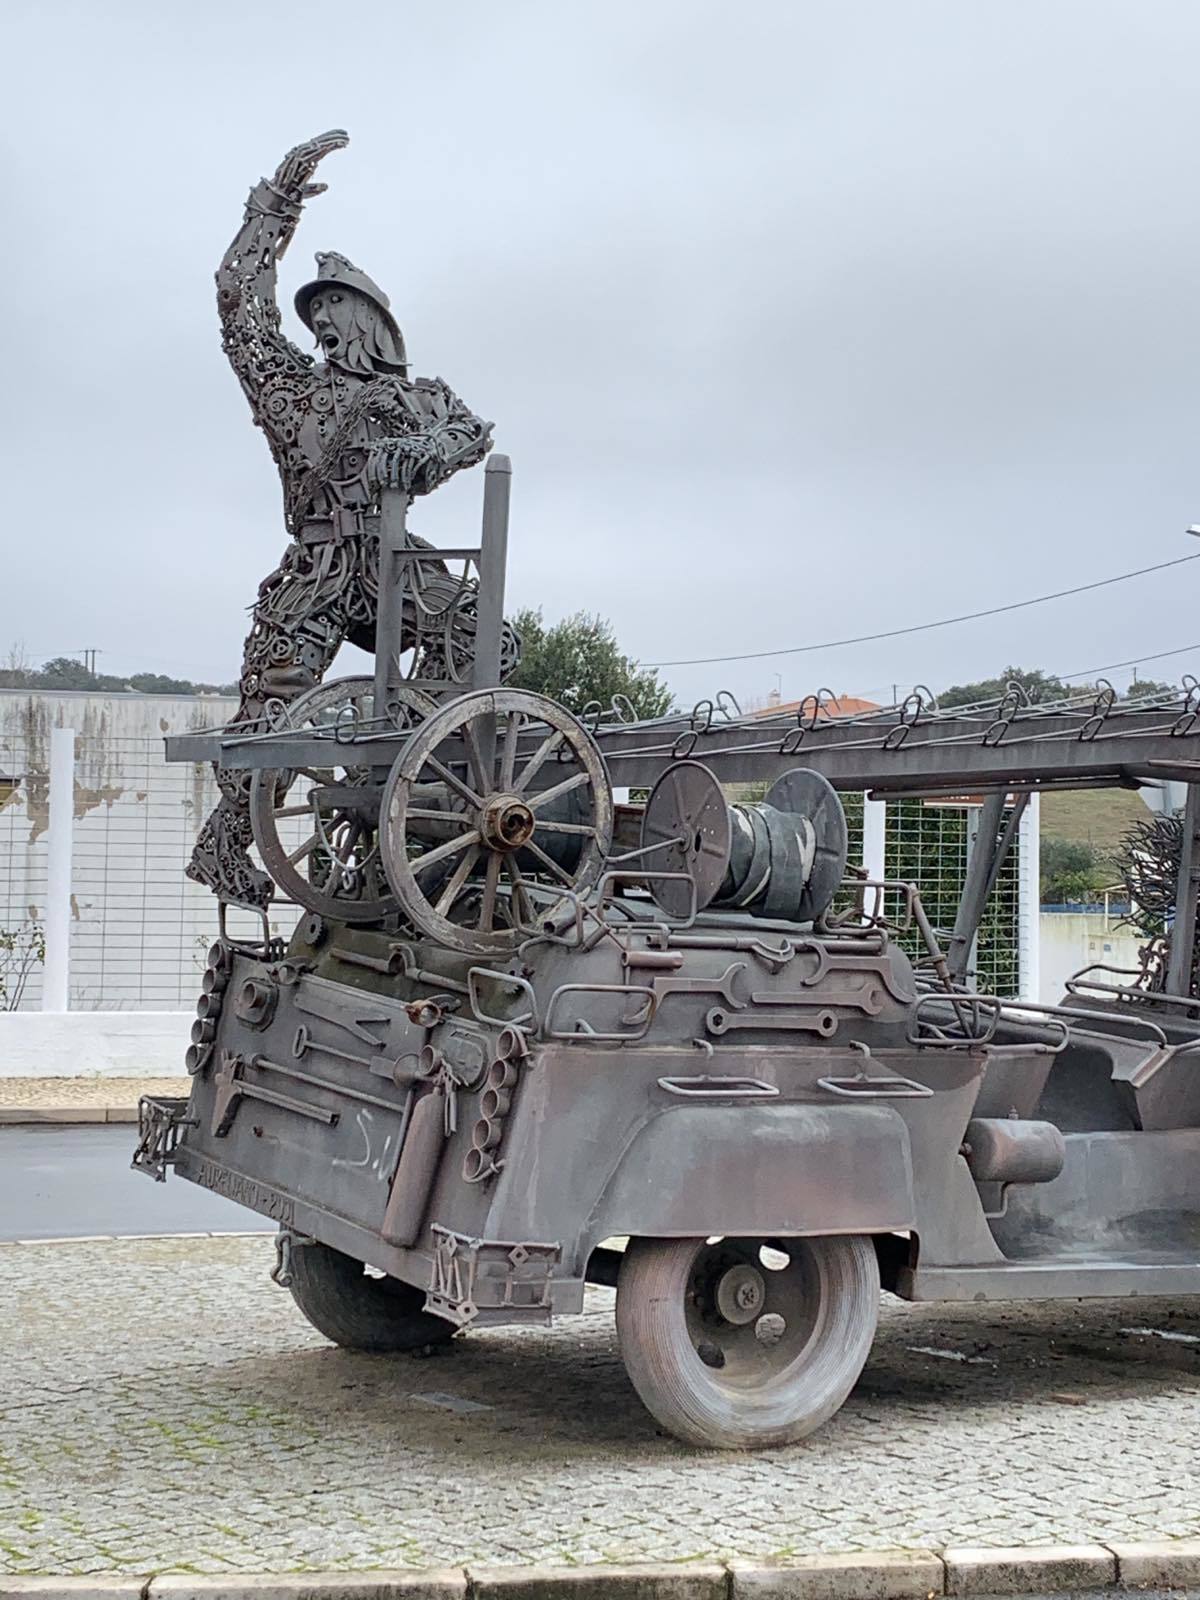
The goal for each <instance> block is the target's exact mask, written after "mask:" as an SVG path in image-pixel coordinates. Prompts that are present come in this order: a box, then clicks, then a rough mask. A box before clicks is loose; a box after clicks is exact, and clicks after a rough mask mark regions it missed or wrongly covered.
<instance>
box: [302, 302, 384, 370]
mask: <svg viewBox="0 0 1200 1600" xmlns="http://www.w3.org/2000/svg"><path fill="white" fill-rule="evenodd" d="M308 314H309V316H310V317H311V318H312V326H313V332H314V333H315V334H316V336H317V343H318V344H319V345H320V347H321V350H322V352H323V353H324V356H325V359H326V360H327V361H331V362H333V363H334V364H335V365H336V364H338V358H339V356H340V357H341V358H342V360H343V361H344V360H345V358H346V356H347V354H348V353H349V350H350V346H351V343H352V341H354V340H356V339H357V338H359V337H361V335H362V333H364V332H365V331H366V330H367V328H368V327H369V325H370V324H371V323H376V322H379V321H380V320H381V319H380V316H379V312H378V311H377V310H376V308H375V306H374V304H373V303H372V302H371V301H370V300H368V299H367V297H366V295H365V294H359V292H358V290H357V289H337V288H332V287H331V288H328V289H324V290H322V292H321V293H320V294H318V295H315V296H314V297H313V299H312V300H311V301H309V306H308Z"/></svg>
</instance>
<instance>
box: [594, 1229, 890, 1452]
mask: <svg viewBox="0 0 1200 1600" xmlns="http://www.w3.org/2000/svg"><path fill="white" fill-rule="evenodd" d="M705 1242H706V1241H705V1240H703V1239H635V1240H631V1242H630V1244H629V1247H628V1248H627V1250H626V1251H625V1259H624V1261H623V1262H622V1265H621V1271H620V1274H619V1276H618V1279H617V1338H618V1341H619V1343H620V1349H621V1358H622V1360H623V1361H624V1363H625V1370H626V1372H627V1373H628V1374H629V1378H630V1381H631V1382H632V1384H633V1387H634V1388H635V1389H636V1390H637V1393H638V1397H639V1398H640V1399H641V1401H642V1404H643V1405H644V1406H645V1407H646V1409H647V1411H649V1412H650V1414H651V1415H652V1416H653V1417H655V1418H656V1419H657V1421H658V1422H660V1423H661V1424H662V1426H663V1427H664V1428H665V1429H666V1430H667V1431H668V1432H669V1433H673V1434H674V1435H675V1436H676V1437H677V1438H679V1439H682V1440H684V1441H685V1443H687V1444H695V1445H701V1446H705V1447H707V1448H710V1449H718V1450H756V1449H761V1448H763V1447H765V1446H772V1445H784V1444H794V1443H795V1442H796V1440H798V1439H803V1438H804V1437H805V1436H806V1435H807V1434H810V1433H812V1432H813V1431H814V1430H815V1429H817V1428H819V1427H820V1426H821V1424H822V1423H824V1422H827V1421H828V1420H829V1418H830V1417H832V1416H833V1414H834V1412H836V1411H837V1410H838V1409H839V1407H840V1406H841V1405H842V1404H843V1402H844V1401H845V1400H846V1398H847V1396H848V1395H849V1394H850V1391H851V1390H852V1389H853V1388H854V1385H855V1384H856V1383H857V1381H858V1378H859V1374H860V1373H861V1372H862V1369H863V1366H864V1365H865V1363H866V1359H867V1356H868V1355H869V1354H870V1351H871V1345H872V1342H873V1341H874V1338H875V1328H876V1324H877V1323H878V1320H879V1295H880V1285H879V1262H878V1259H877V1257H876V1254H875V1247H874V1245H873V1243H872V1242H871V1240H870V1239H869V1238H865V1237H861V1236H849V1237H836V1238H832V1237H831V1238H818V1239H806V1240H804V1241H799V1240H797V1241H795V1243H797V1244H799V1243H801V1242H803V1243H804V1245H805V1246H807V1247H808V1249H809V1250H810V1251H811V1252H812V1259H813V1262H814V1265H815V1266H816V1269H817V1275H818V1281H819V1284H820V1291H819V1292H820V1295H821V1300H822V1302H823V1310H824V1318H823V1323H822V1326H821V1327H820V1328H819V1329H818V1330H817V1332H816V1334H815V1336H814V1338H813V1340H812V1342H811V1344H810V1346H809V1348H808V1349H807V1350H805V1351H803V1352H802V1353H801V1354H800V1356H799V1357H798V1358H797V1362H796V1364H795V1365H794V1368H793V1369H792V1370H790V1371H789V1372H787V1373H785V1374H784V1375H783V1376H782V1377H781V1379H780V1380H779V1381H778V1382H776V1383H774V1384H772V1385H771V1386H770V1387H769V1388H767V1389H763V1390H761V1391H758V1392H755V1391H753V1390H742V1391H741V1392H740V1393H737V1394H736V1395H735V1394H731V1393H730V1392H729V1390H728V1389H725V1390H723V1389H722V1388H721V1385H720V1383H719V1381H718V1380H717V1379H716V1377H715V1375H714V1373H713V1371H712V1369H711V1368H709V1367H706V1366H705V1364H704V1363H703V1362H702V1361H701V1360H700V1357H699V1356H698V1355H697V1354H696V1351H695V1349H694V1347H693V1345H692V1341H691V1337H690V1335H689V1333H688V1329H687V1324H686V1320H685V1299H684V1297H685V1294H686V1292H687V1287H688V1284H689V1281H690V1278H691V1268H692V1262H693V1260H694V1259H695V1256H696V1252H697V1250H699V1249H703V1248H704V1247H705ZM782 1242H783V1243H785V1244H786V1243H788V1242H789V1241H782Z"/></svg>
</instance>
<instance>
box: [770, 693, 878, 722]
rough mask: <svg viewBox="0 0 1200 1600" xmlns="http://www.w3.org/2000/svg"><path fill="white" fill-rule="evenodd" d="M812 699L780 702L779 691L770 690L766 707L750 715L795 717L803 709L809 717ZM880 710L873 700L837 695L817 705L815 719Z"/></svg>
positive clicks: (856, 714) (848, 715)
mask: <svg viewBox="0 0 1200 1600" xmlns="http://www.w3.org/2000/svg"><path fill="white" fill-rule="evenodd" d="M813 699H814V696H813V695H807V696H806V697H805V698H804V699H803V700H781V699H780V698H779V691H778V690H777V689H772V691H771V693H770V694H769V695H768V696H767V703H766V705H765V706H760V707H759V708H758V709H757V710H756V711H752V712H751V713H750V715H751V716H752V717H775V716H779V715H780V713H783V714H787V713H788V712H791V713H792V715H795V714H796V713H798V712H799V711H800V710H801V708H803V709H804V711H805V712H806V714H808V715H810V716H811V714H812V707H813ZM880 709H881V708H880V707H879V706H878V705H876V703H875V702H874V700H860V699H859V697H858V696H857V695H853V694H839V695H834V696H833V697H832V699H825V700H821V701H820V702H819V703H818V705H817V719H818V721H819V720H820V719H821V718H822V717H825V718H832V717H861V716H862V715H863V714H864V713H865V712H868V711H878V710H880Z"/></svg>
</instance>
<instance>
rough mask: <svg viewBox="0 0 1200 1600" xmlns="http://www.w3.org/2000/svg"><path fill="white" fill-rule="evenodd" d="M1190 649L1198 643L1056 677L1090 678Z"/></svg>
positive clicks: (1199, 645) (1185, 653)
mask: <svg viewBox="0 0 1200 1600" xmlns="http://www.w3.org/2000/svg"><path fill="white" fill-rule="evenodd" d="M1192 650H1200V644H1183V645H1180V647H1179V649H1178V650H1159V651H1158V652H1156V654H1154V655H1141V656H1132V657H1131V658H1130V659H1129V660H1128V661H1110V662H1109V663H1108V665H1107V666H1106V667H1088V669H1087V671H1086V672H1060V673H1059V674H1058V677H1059V678H1060V679H1061V681H1062V682H1063V683H1070V681H1071V679H1072V678H1091V677H1094V676H1095V674H1096V673H1099V672H1115V671H1116V670H1117V668H1118V667H1140V666H1141V664H1142V662H1143V661H1164V660H1165V659H1166V658H1167V657H1168V656H1185V655H1187V654H1188V653H1189V652H1190V651H1192Z"/></svg>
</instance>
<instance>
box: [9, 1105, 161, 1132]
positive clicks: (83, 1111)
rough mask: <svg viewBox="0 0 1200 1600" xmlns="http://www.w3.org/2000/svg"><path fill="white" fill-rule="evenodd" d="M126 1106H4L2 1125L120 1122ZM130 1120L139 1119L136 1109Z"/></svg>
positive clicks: (122, 1119)
mask: <svg viewBox="0 0 1200 1600" xmlns="http://www.w3.org/2000/svg"><path fill="white" fill-rule="evenodd" d="M124 1110H125V1107H124V1106H2V1107H0V1126H3V1127H8V1128H11V1127H19V1126H21V1124H22V1123H23V1124H25V1126H27V1127H28V1126H31V1125H33V1124H41V1123H54V1124H55V1125H56V1126H60V1127H61V1126H63V1125H70V1124H72V1123H77V1122H78V1123H85V1122H86V1123H94V1122H120V1121H124V1120H125V1118H124V1116H123V1115H121V1113H123V1112H124ZM129 1120H130V1121H133V1122H136V1121H137V1112H136V1111H135V1112H134V1113H133V1115H132V1117H131V1118H130V1119H129Z"/></svg>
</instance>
